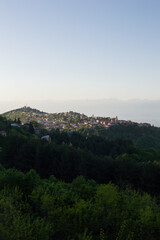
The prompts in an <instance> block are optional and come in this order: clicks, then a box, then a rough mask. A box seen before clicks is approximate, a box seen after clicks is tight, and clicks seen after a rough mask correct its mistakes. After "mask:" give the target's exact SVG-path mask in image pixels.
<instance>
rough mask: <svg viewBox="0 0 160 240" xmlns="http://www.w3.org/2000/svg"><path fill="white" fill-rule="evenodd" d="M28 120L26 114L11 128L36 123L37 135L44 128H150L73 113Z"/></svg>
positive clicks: (3, 132) (30, 116)
mask: <svg viewBox="0 0 160 240" xmlns="http://www.w3.org/2000/svg"><path fill="white" fill-rule="evenodd" d="M28 115H29V118H27V119H26V113H25V112H24V115H23V113H22V119H23V117H24V118H25V119H26V122H23V121H22V125H21V124H20V123H17V122H16V123H15V122H14V123H11V127H20V126H25V127H27V128H29V126H30V123H31V122H32V123H33V122H35V123H37V124H36V125H34V123H33V127H34V131H35V133H37V134H38V133H39V132H40V129H41V128H45V129H47V130H51V129H61V130H69V131H73V130H76V129H79V128H81V127H88V128H95V127H101V128H106V129H107V128H110V127H111V126H117V125H126V126H128V125H136V126H139V127H149V126H151V125H150V124H149V123H137V122H132V121H126V120H119V119H118V117H114V118H110V117H95V116H92V117H87V116H86V115H84V114H79V113H74V112H67V113H59V114H49V113H44V114H38V113H32V114H31V113H28ZM0 134H2V135H4V136H5V135H6V132H5V131H0Z"/></svg>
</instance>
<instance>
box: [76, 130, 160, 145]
mask: <svg viewBox="0 0 160 240" xmlns="http://www.w3.org/2000/svg"><path fill="white" fill-rule="evenodd" d="M77 131H78V132H79V133H81V134H82V135H85V136H94V135H96V136H101V137H103V138H106V139H108V140H113V141H114V140H116V139H121V140H130V141H132V142H133V143H134V145H135V146H136V147H139V148H150V147H152V148H155V149H160V128H158V127H154V126H150V127H143V126H142V127H140V126H138V125H128V126H125V125H117V126H112V127H110V128H108V129H106V128H99V127H97V128H91V129H90V128H88V127H81V128H80V129H78V130H77Z"/></svg>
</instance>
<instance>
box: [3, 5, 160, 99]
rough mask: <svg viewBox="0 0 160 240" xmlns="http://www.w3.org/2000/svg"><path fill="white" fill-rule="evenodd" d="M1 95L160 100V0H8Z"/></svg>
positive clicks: (45, 97) (39, 97)
mask: <svg viewBox="0 0 160 240" xmlns="http://www.w3.org/2000/svg"><path fill="white" fill-rule="evenodd" d="M0 83H1V84H0V100H1V101H10V100H11V101H18V100H23V101H24V100H26V102H27V101H29V100H49V99H50V100H69V99H86V98H87V99H104V98H119V99H121V100H125V99H133V98H134V99H135V98H137V99H151V100H154V99H160V96H159V91H160V1H159V0H0Z"/></svg>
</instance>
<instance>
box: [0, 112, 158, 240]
mask: <svg viewBox="0 0 160 240" xmlns="http://www.w3.org/2000/svg"><path fill="white" fill-rule="evenodd" d="M11 123H12V122H11V121H9V120H6V119H5V118H4V117H2V116H1V117H0V164H1V167H0V208H1V211H0V212H1V214H0V239H2V240H7V239H8V240H12V239H16V240H20V239H26V240H28V239H29V240H30V239H33V240H34V239H35V240H36V239H48V240H50V239H57V240H60V239H66V240H82V239H85V240H99V239H100V240H103V239H105V240H107V239H111V240H118V239H119V240H120V239H123V240H128V239H132V240H137V239H147V240H151V239H153V240H154V239H155V240H158V239H159V238H160V206H159V196H160V188H159V182H160V147H159V146H160V137H159V136H160V129H159V128H155V127H141V128H140V127H137V126H116V127H111V128H110V129H107V130H105V129H101V128H94V129H88V128H85V127H84V128H81V129H79V130H77V131H72V132H71V131H66V130H63V131H60V130H58V129H56V130H55V129H52V130H51V131H47V130H46V129H41V130H40V132H39V133H38V134H37V133H35V131H34V127H33V126H32V128H31V126H28V127H26V126H23V125H22V126H21V127H15V126H11ZM4 132H5V134H4ZM44 135H49V136H50V141H47V140H45V139H42V136H44Z"/></svg>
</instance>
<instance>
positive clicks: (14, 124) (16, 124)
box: [11, 123, 20, 127]
mask: <svg viewBox="0 0 160 240" xmlns="http://www.w3.org/2000/svg"><path fill="white" fill-rule="evenodd" d="M11 127H20V125H19V124H18V123H11Z"/></svg>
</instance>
